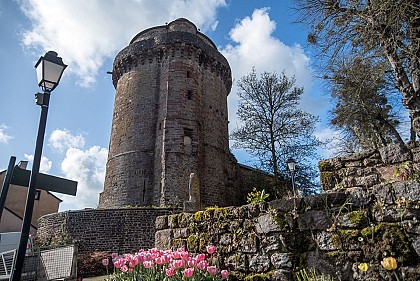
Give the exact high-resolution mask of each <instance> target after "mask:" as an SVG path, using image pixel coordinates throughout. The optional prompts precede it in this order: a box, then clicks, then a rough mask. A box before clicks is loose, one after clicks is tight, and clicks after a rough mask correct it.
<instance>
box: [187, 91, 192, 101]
mask: <svg viewBox="0 0 420 281" xmlns="http://www.w3.org/2000/svg"><path fill="white" fill-rule="evenodd" d="M187 98H188V99H189V100H191V99H192V91H191V90H188V91H187Z"/></svg>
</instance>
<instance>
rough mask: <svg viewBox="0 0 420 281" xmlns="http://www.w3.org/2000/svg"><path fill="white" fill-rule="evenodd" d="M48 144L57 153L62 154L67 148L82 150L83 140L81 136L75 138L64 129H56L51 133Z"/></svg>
mask: <svg viewBox="0 0 420 281" xmlns="http://www.w3.org/2000/svg"><path fill="white" fill-rule="evenodd" d="M48 144H49V145H50V146H51V147H52V148H54V149H56V150H57V151H59V152H64V151H65V150H67V149H69V148H82V147H83V146H84V145H85V139H84V137H83V136H82V135H78V136H75V135H73V134H71V133H70V132H69V131H68V130H66V129H64V130H60V129H56V130H54V131H53V132H52V133H51V135H50V138H49V139H48Z"/></svg>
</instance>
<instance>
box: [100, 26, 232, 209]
mask: <svg viewBox="0 0 420 281" xmlns="http://www.w3.org/2000/svg"><path fill="white" fill-rule="evenodd" d="M112 81H113V84H114V87H115V88H116V97H115V105H114V115H113V120H112V131H111V141H110V145H109V155H108V161H107V166H106V176H105V186H104V191H103V192H102V193H101V194H100V199H99V208H113V207H123V206H148V205H157V206H166V205H173V204H175V203H177V202H176V201H178V202H183V201H184V202H185V201H187V200H188V199H189V181H190V175H191V174H192V173H194V182H195V185H196V186H197V187H195V191H194V192H195V193H196V194H195V197H196V198H199V200H200V202H199V203H200V205H201V206H203V207H204V206H211V205H218V206H225V205H229V204H232V203H234V202H233V201H232V200H233V198H235V194H234V192H235V190H234V188H233V184H232V181H233V177H234V173H235V172H234V168H233V167H234V166H235V162H236V160H235V159H234V157H233V156H232V154H231V153H230V151H229V145H228V112H227V95H228V94H229V92H230V89H231V85H232V77H231V70H230V67H229V64H228V62H227V60H226V58H225V57H223V55H221V54H220V53H219V52H218V50H217V48H216V46H215V44H214V43H213V42H212V41H211V40H210V39H209V38H208V37H207V36H205V35H204V34H202V33H200V32H199V31H197V28H196V26H195V25H194V24H193V23H191V22H190V21H188V20H186V19H183V18H181V19H177V20H175V21H173V22H171V23H169V24H167V25H164V26H157V27H152V28H149V29H147V30H144V31H142V32H140V33H139V34H137V35H136V36H135V37H134V38H133V40H131V42H130V44H129V45H128V46H127V47H126V48H124V49H123V50H122V51H120V52H119V54H118V55H117V56H116V58H115V61H114V65H113V72H112ZM197 193H198V194H197Z"/></svg>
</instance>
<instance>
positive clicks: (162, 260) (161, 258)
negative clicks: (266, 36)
mask: <svg viewBox="0 0 420 281" xmlns="http://www.w3.org/2000/svg"><path fill="white" fill-rule="evenodd" d="M155 263H156V264H164V263H165V258H164V257H157V258H156V259H155Z"/></svg>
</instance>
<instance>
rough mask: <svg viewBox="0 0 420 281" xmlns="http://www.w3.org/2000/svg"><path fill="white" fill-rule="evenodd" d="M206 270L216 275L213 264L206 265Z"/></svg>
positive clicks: (215, 268)
mask: <svg viewBox="0 0 420 281" xmlns="http://www.w3.org/2000/svg"><path fill="white" fill-rule="evenodd" d="M207 271H208V272H209V273H210V274H211V275H216V274H217V267H215V266H214V265H212V266H209V267H207Z"/></svg>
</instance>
